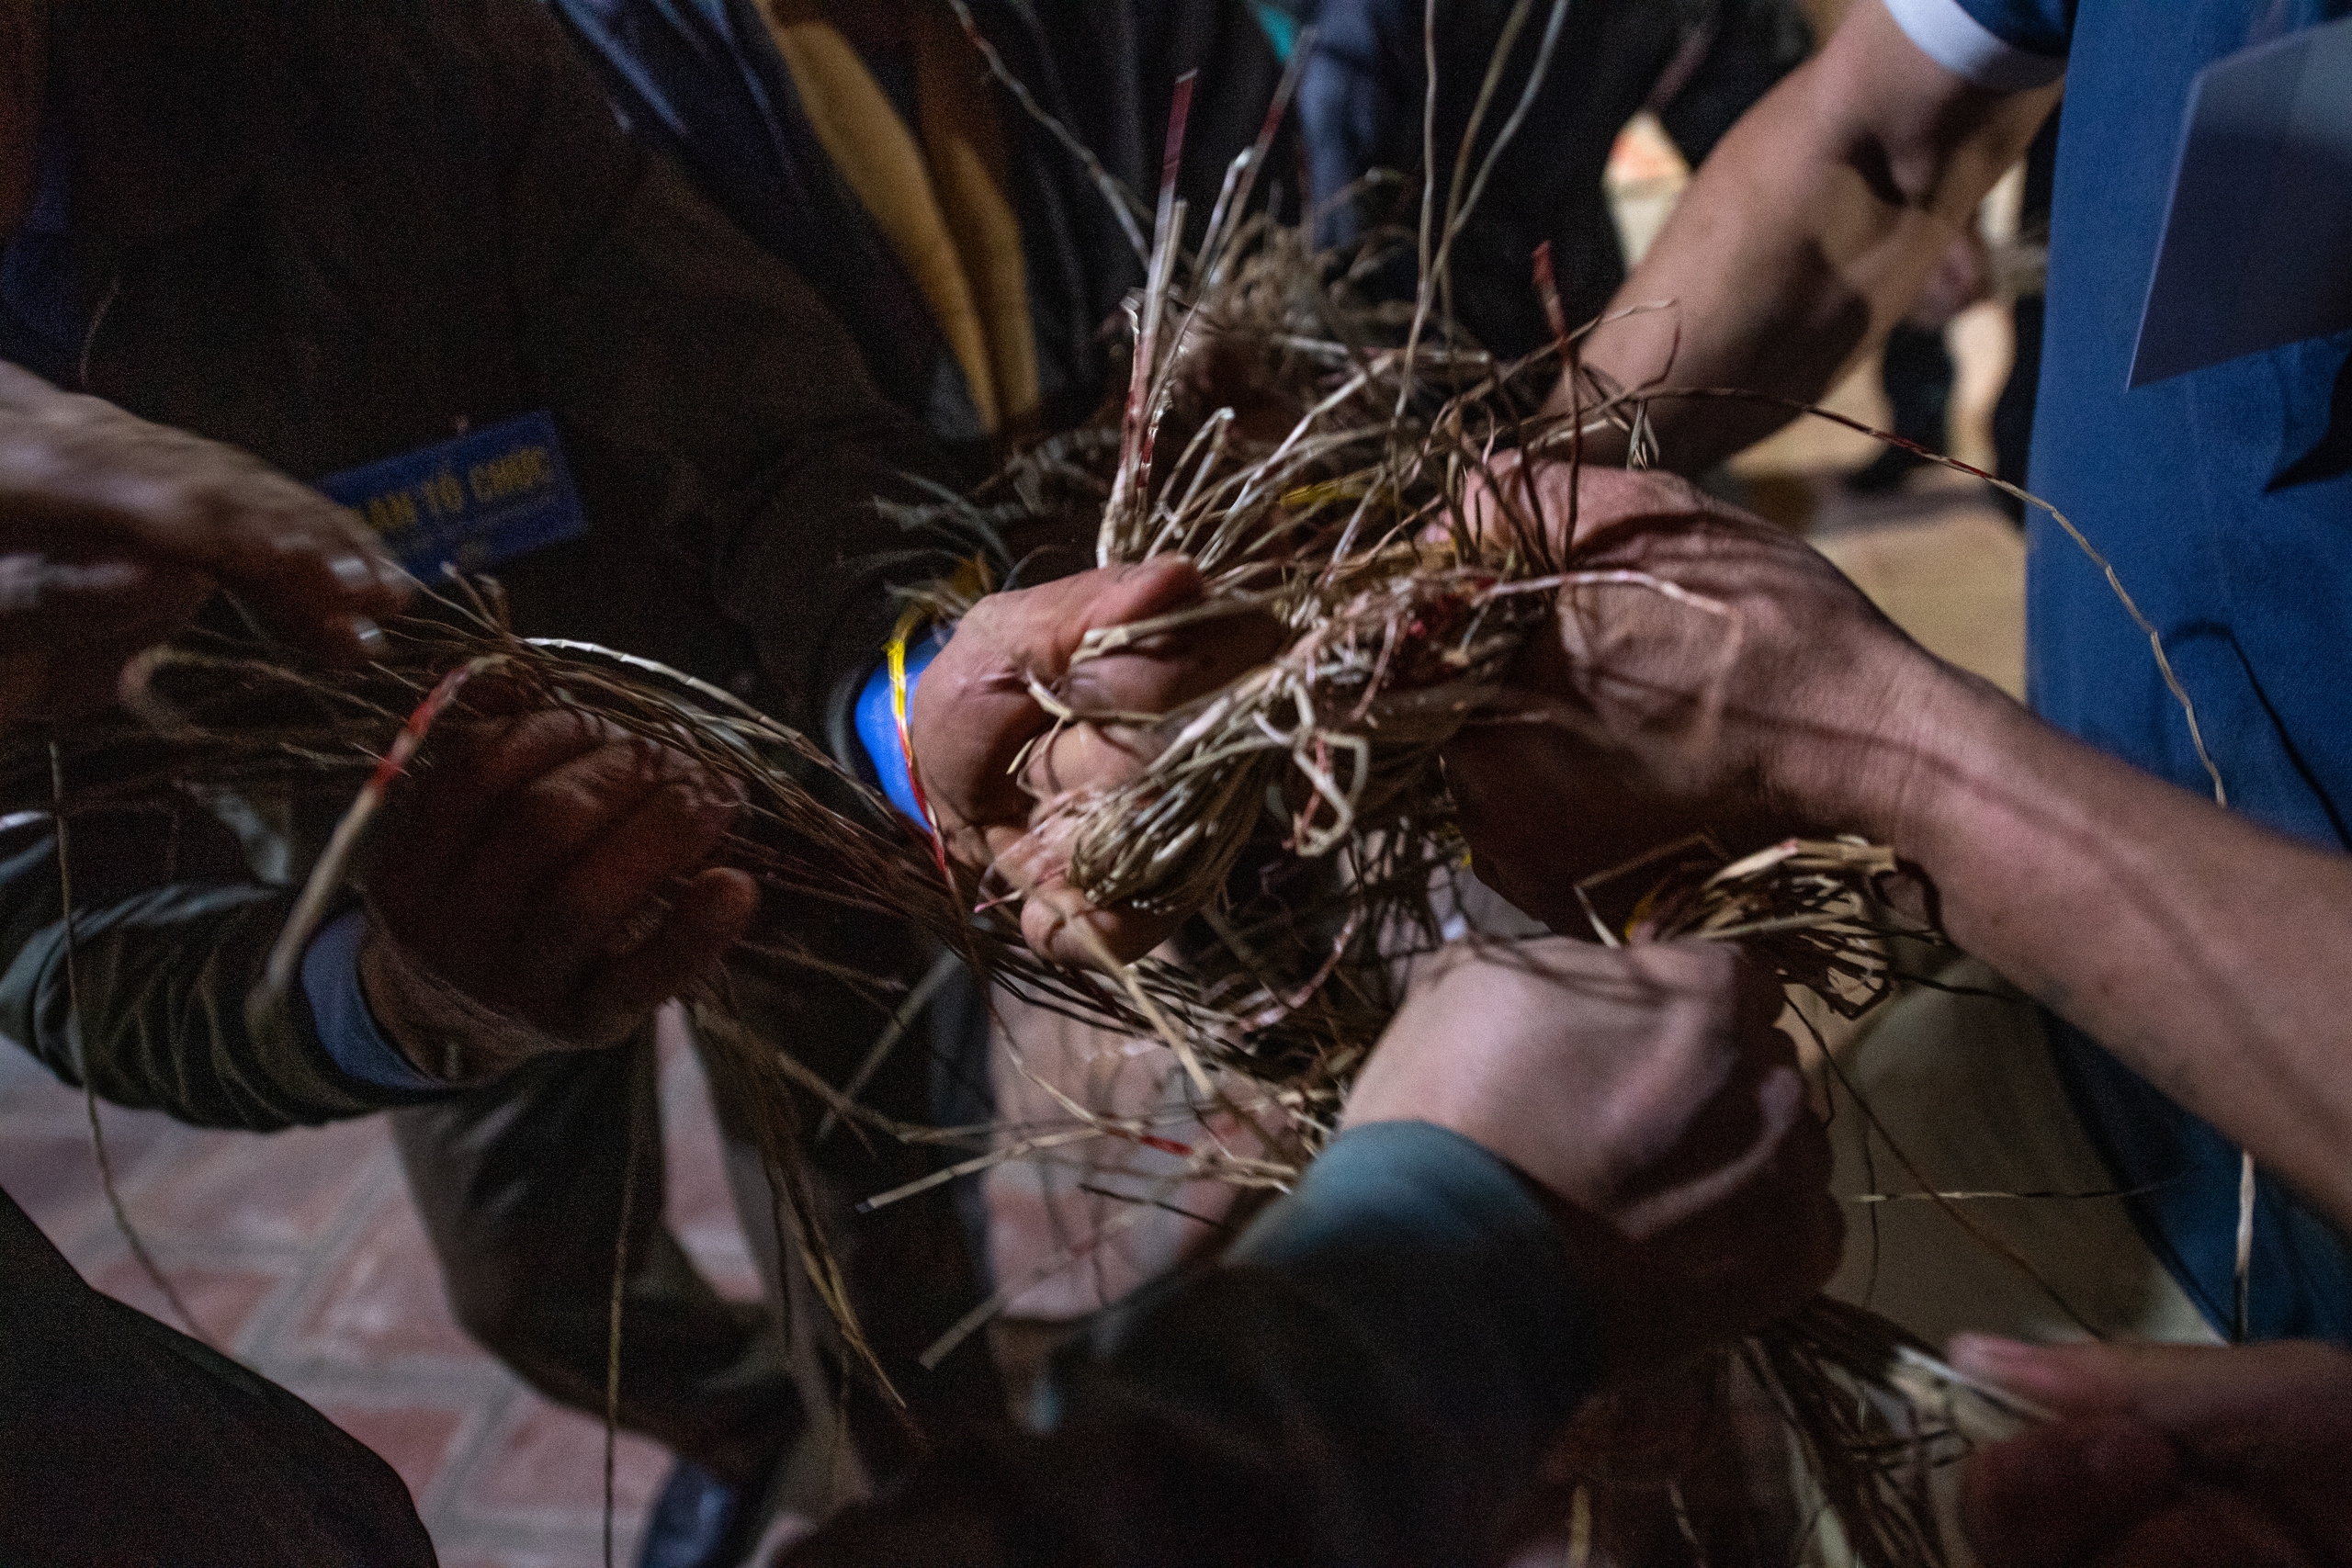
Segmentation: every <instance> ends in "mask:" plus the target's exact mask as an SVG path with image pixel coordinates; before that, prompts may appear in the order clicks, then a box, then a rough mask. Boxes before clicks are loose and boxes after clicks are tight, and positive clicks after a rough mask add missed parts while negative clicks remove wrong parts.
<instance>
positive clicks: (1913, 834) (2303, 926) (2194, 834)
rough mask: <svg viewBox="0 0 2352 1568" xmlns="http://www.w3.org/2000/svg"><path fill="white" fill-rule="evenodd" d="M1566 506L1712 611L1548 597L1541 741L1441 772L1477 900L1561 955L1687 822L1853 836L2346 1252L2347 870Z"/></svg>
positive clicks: (1709, 536)
mask: <svg viewBox="0 0 2352 1568" xmlns="http://www.w3.org/2000/svg"><path fill="white" fill-rule="evenodd" d="M1553 472H1554V474H1555V475H1559V474H1560V473H1561V471H1560V470H1554V471H1553ZM1549 482H1555V483H1556V482H1564V477H1563V478H1555V479H1551V480H1550V481H1549ZM1584 482H1585V485H1586V487H1587V488H1586V491H1585V494H1584V497H1583V510H1584V513H1585V516H1586V518H1587V519H1588V521H1589V523H1590V524H1591V525H1592V526H1593V530H1594V531H1593V532H1592V533H1591V534H1589V536H1587V537H1586V540H1585V542H1584V543H1583V544H1582V545H1581V546H1580V554H1579V557H1578V564H1579V565H1580V566H1582V567H1585V568H1587V569H1589V570H1609V569H1623V570H1634V571H1640V572H1644V573H1647V574H1650V575H1652V576H1655V577H1657V578H1662V579H1666V580H1668V581H1673V582H1675V583H1678V584H1679V585H1680V586H1681V587H1682V588H1684V589H1686V590H1689V591H1691V592H1693V593H1696V594H1700V595H1702V596H1704V597H1705V598H1706V599H1708V600H1712V601H1713V602H1715V603H1716V604H1720V605H1722V606H1724V613H1723V614H1721V615H1710V614H1707V613H1703V612H1702V611H1700V610H1697V609H1693V608H1691V607H1690V606H1689V605H1687V604H1682V603H1679V602H1678V601H1675V600H1670V599H1668V598H1666V597H1664V596H1662V595H1659V594H1657V593H1655V592H1649V591H1647V590H1645V589H1641V588H1634V587H1622V586H1603V587H1594V588H1586V589H1579V590H1572V591H1570V592H1567V593H1564V594H1563V595H1562V597H1561V600H1560V607H1559V611H1558V615H1557V621H1556V628H1557V632H1558V635H1557V636H1556V637H1544V638H1541V639H1539V640H1538V642H1537V644H1536V645H1534V646H1533V647H1532V649H1531V650H1530V651H1529V652H1528V653H1527V654H1526V655H1524V656H1522V659H1521V663H1520V665H1519V666H1518V668H1517V669H1516V670H1515V671H1513V675H1512V680H1513V682H1514V683H1515V684H1517V685H1519V686H1520V687H1521V688H1522V689H1523V690H1525V691H1527V692H1529V693H1530V694H1535V695H1536V697H1537V700H1538V703H1539V705H1540V706H1544V707H1548V708H1549V709H1550V710H1552V714H1551V716H1555V717H1557V718H1559V719H1560V720H1562V721H1563V722H1561V723H1557V724H1540V725H1528V724H1513V725H1497V726H1493V727H1482V728H1474V729H1472V730H1470V731H1467V732H1465V734H1464V738H1463V739H1461V740H1459V741H1457V742H1456V743H1455V745H1454V746H1453V748H1452V749H1451V750H1449V752H1448V754H1447V759H1446V766H1447V774H1448V778H1449V780H1450V781H1451V783H1452V784H1453V788H1454V791H1455V794H1456V796H1457V798H1458V799H1459V800H1460V802H1461V804H1462V807H1463V810H1464V823H1465V826H1466V827H1467V828H1468V829H1470V834H1471V841H1472V844H1473V847H1474V849H1475V851H1476V854H1477V857H1478V863H1479V870H1480V874H1482V875H1484V876H1485V877H1486V878H1487V880H1488V881H1489V882H1491V883H1493V884H1494V885H1495V886H1497V887H1498V888H1499V889H1500V890H1501V891H1502V892H1503V893H1504V894H1505V896H1507V897H1510V898H1511V899H1512V900H1513V901H1514V902H1516V903H1518V904H1519V905H1520V906H1521V908H1525V909H1526V910H1527V911H1528V912H1529V913H1531V914H1533V915H1535V916H1537V917H1539V918H1541V919H1547V920H1550V921H1551V922H1552V923H1553V924H1555V926H1557V927H1558V928H1559V929H1560V930H1563V931H1572V930H1575V929H1577V925H1578V923H1579V922H1580V920H1581V917H1580V916H1579V915H1578V914H1577V908H1576V905H1575V901H1574V892H1573V886H1574V883H1575V881H1576V879H1577V877H1579V876H1584V875H1588V874H1591V873H1593V872H1596V871H1599V870H1600V869H1602V868H1603V867H1605V866H1607V865H1611V864H1614V863H1617V862H1619V861H1622V860H1623V859H1624V858H1625V857H1626V856H1627V855H1628V854H1630V853H1633V852H1635V851H1637V850H1638V849H1640V848H1642V847H1643V846H1645V845H1646V844H1651V843H1658V842H1664V841H1666V840H1669V839H1671V838H1674V837H1679V836H1680V835H1681V834H1683V833H1686V832H1689V831H1691V829H1693V828H1695V827H1697V826H1701V825H1705V826H1710V827H1713V828H1714V829H1717V830H1718V831H1719V832H1721V833H1723V834H1724V836H1725V837H1726V839H1727V840H1736V841H1734V842H1731V843H1730V845H1729V847H1732V848H1735V849H1736V848H1743V847H1751V846H1753V845H1755V844H1758V843H1763V842H1770V840H1771V839H1772V838H1775V837H1778V836H1781V835H1782V834H1785V833H1788V832H1790V831H1792V830H1794V829H1800V828H1804V827H1813V828H1816V829H1824V828H1826V829H1838V830H1844V831H1852V832H1860V833H1865V834H1869V835H1871V837H1873V838H1876V839H1878V840H1881V841H1883V842H1886V843H1889V844H1892V845H1893V846H1894V849H1895V851H1896V852H1897V853H1898V854H1899V855H1900V856H1901V857H1902V858H1903V859H1904V860H1905V861H1906V862H1908V863H1910V864H1912V865H1913V866H1915V867H1917V870H1918V872H1919V874H1920V877H1921V883H1920V888H1921V891H1922V893H1923V895H1924V897H1925V898H1926V900H1927V912H1928V913H1930V914H1932V915H1933V916H1934V917H1935V918H1936V919H1939V921H1940V923H1941V924H1942V926H1943V928H1944V930H1945V931H1948V932H1949V933H1950V934H1951V937H1952V939H1953V940H1954V941H1955V942H1958V943H1959V944H1960V945H1961V946H1962V947H1964V948H1966V949H1967V950H1968V951H1970V952H1971V953H1975V954H1976V955H1977V956H1979V957H1981V958H1983V959H1984V960H1985V962H1987V963H1988V964H1992V965H1993V966H1994V967H1995V968H1996V969H1997V970H1999V971H2000V972H2001V973H2002V974H2004V975H2005V976H2007V977H2008V978H2009V979H2010V980H2011V981H2013V982H2014V983H2016V984H2017V985H2018V986H2020V987H2023V988H2024V989H2026V990H2028V991H2029V992H2030V993H2032V994H2033V995H2034V996H2035V997H2037V998H2040V999H2041V1001H2043V1002H2044V1003H2046V1004H2047V1005H2048V1006H2049V1007H2050V1008H2051V1009H2052V1010H2053V1011H2055V1012H2057V1013H2059V1014H2060V1015H2062V1016H2063V1017H2064V1018H2066V1019H2068V1020H2069V1021H2072V1022H2074V1023H2075V1025H2077V1026H2078V1027H2079V1028H2081V1029H2083V1030H2084V1031H2085V1032H2087V1033H2089V1034H2090V1035H2091V1036H2092V1037H2094V1038H2095V1039H2097V1040H2098V1042H2099V1043H2101V1044H2103V1045H2105V1046H2107V1047H2108V1048H2109V1050H2111V1051H2112V1052H2114V1053H2115V1055H2117V1056H2118V1057H2120V1059H2121V1060H2122V1061H2124V1062H2125V1063H2126V1064H2128V1065H2129V1066H2131V1067H2132V1068H2133V1069H2134V1070H2135V1071H2137V1072H2139V1073H2140V1074H2141V1075H2142V1076H2143V1077H2146V1078H2148V1079H2149V1080H2150V1081H2151V1082H2153V1083H2154V1085H2155V1086H2156V1087H2157V1088H2159V1089H2162V1090H2164V1092H2165V1093H2166V1094H2168V1095H2170V1096H2171V1097H2172V1098H2173V1099H2174V1100H2177V1101H2178V1102H2179V1103H2180V1104H2182V1105H2184V1106H2186V1107H2187V1108H2188V1109H2189V1110H2190V1111H2195V1112H2196V1113H2197V1114H2198V1115H2199V1116H2202V1117H2204V1118H2205V1119H2206V1120H2207V1121H2209V1122H2212V1123H2213V1124H2214V1125H2215V1126H2217V1127H2219V1128H2220V1129H2221V1130H2222V1132H2223V1133H2224V1134H2227V1135H2228V1136H2229V1137H2231V1138H2233V1139H2234V1140H2236V1141H2237V1142H2238V1143H2240V1144H2243V1145H2245V1146H2246V1147H2247V1148H2249V1149H2251V1150H2252V1151H2253V1152H2254V1155H2255V1157H2256V1159H2257V1160H2258V1161H2260V1162H2261V1163H2262V1164H2263V1165H2265V1166H2267V1167H2268V1168H2271V1169H2272V1170H2275V1171H2276V1172H2278V1175H2279V1176H2281V1177H2283V1178H2284V1179H2286V1180H2287V1181H2289V1182H2290V1183H2291V1184H2292V1185H2293V1186H2295V1187H2296V1188H2297V1189H2298V1190H2301V1192H2302V1193H2303V1194H2304V1195H2305V1196H2306V1197H2308V1198H2309V1199H2311V1200H2312V1201H2313V1202H2314V1203H2316V1204H2317V1205H2318V1206H2319V1207H2320V1209H2321V1211H2322V1212H2323V1213H2325V1214H2327V1215H2328V1216H2329V1218H2331V1219H2332V1220H2333V1221H2334V1222H2335V1224H2338V1225H2339V1226H2344V1227H2346V1228H2347V1229H2352V1164H2347V1163H2346V1160H2345V1158H2344V1151H2345V1149H2346V1148H2347V1147H2352V1073H2347V1072H2346V1046H2345V1033H2344V1019H2345V1018H2346V1016H2347V1014H2352V969H2347V967H2346V964H2345V962H2344V956H2343V955H2344V954H2345V953H2352V860H2347V859H2346V857H2344V856H2342V855H2336V854H2328V853H2323V852H2318V851H2316V850H2312V849H2310V848H2308V847H2306V846H2304V845H2301V844H2299V843H2295V842H2293V841H2291V840H2287V839H2285V838H2282V837H2280V836H2278V835H2277V834H2275V833H2272V832H2270V831H2268V830H2267V829H2263V828H2260V827H2258V826H2256V825H2255V824H2254V823H2252V822H2249V821H2247V820H2245V818H2240V817H2235V816H2233V815H2232V814H2230V813H2229V812H2227V811H2224V810H2222V808H2221V807H2218V806H2215V805H2214V804H2213V803H2212V802H2211V801H2210V800H2206V799H2202V798H2200V797H2199V796H2198V795H2192V794H2190V793H2188V791H2185V790H2181V789H2177V788H2176V787H2174V786H2173V785H2171V784H2166V783H2165V782H2163V781H2162V780H2159V779H2156V778H2154V777H2152V776H2151V775H2149V774H2146V773H2141V772H2139V771H2138V770H2137V769H2134V768H2132V767H2131V766H2129V765H2128V764H2126V763H2123V762H2121V761H2117V760H2115V759H2114V758H2111V757H2109V756H2106V755H2104V754H2103V753H2101V752H2098V751H2097V750H2093V749H2091V748H2090V747H2088V746H2086V745H2084V744H2083V743H2081V742H2080V741H2077V740H2075V739H2073V738H2072V737H2070V736H2067V735H2064V734H2063V733H2061V732H2060V731H2058V730H2056V729H2053V728H2050V727H2049V726H2048V725H2045V724H2043V723H2041V721H2040V720H2038V719H2036V718H2035V717H2033V716H2032V715H2030V714H2029V713H2027V712H2026V711H2025V710H2024V709H2023V708H2021V707H2019V706H2018V705H2016V704H2015V703H2013V702H2011V701H2010V700H2009V699H2008V698H2007V697H2006V696H2004V695H2002V694H2000V693H1998V692H1996V691H1995V690H1994V689H1993V688H1991V687H1990V686H1987V685H1986V684H1985V683H1984V682H1980V681H1978V680H1976V679H1975V678H1974V677H1973V676H1970V675H1966V674H1964V673H1962V672H1961V671H1957V670H1954V669H1952V668H1951V666H1950V665H1947V664H1944V663H1942V662H1941V661H1940V660H1937V659H1935V658H1933V657H1932V656H1930V655H1929V654H1928V653H1927V652H1926V651H1925V650H1924V649H1920V648H1919V647H1918V646H1917V644H1915V643H1913V642H1911V641H1910V640H1909V639H1908V638H1906V637H1904V636H1903V634H1902V633H1901V632H1899V631H1897V630H1896V629H1895V628H1894V626H1892V625H1890V624H1889V623H1888V622H1887V621H1886V620H1885V619H1884V617H1883V616H1881V615H1879V614H1878V613H1877V612H1876V611H1875V610H1873V609H1872V608H1871V606H1870V605H1869V604H1868V603H1867V602H1866V601H1865V600H1863V598H1862V597H1861V595H1860V592H1858V591H1857V590H1856V589H1855V588H1854V587H1853V585H1852V584H1850V583H1849V582H1848V581H1846V580H1845V579H1843V578H1842V577H1840V576H1838V573H1837V571H1836V570H1835V569H1834V568H1832V567H1831V566H1830V565H1829V564H1828V562H1826V561H1825V560H1823V559H1822V558H1821V557H1820V556H1818V555H1816V554H1815V552H1814V551H1812V550H1811V549H1809V548H1807V547H1805V546H1804V544H1802V543H1800V542H1799V541H1797V540H1794V539H1792V538H1789V537H1788V536H1786V535H1784V534H1782V533H1781V532H1779V531H1778V530H1775V529H1772V528H1770V526H1768V525H1764V524H1762V523H1759V522H1757V521H1755V520H1754V519H1750V518H1744V517H1740V516H1738V515H1736V514H1731V513H1721V512H1717V511H1713V510H1712V509H1710V508H1709V507H1708V506H1707V505H1706V504H1705V503H1704V502H1701V501H1700V500H1699V499H1698V498H1697V497H1696V496H1695V495H1694V494H1693V493H1691V491H1689V490H1688V488H1687V487H1685V486H1682V485H1680V484H1679V482H1677V481H1674V480H1670V479H1664V478H1662V477H1657V476H1646V475H1638V474H1628V473H1624V472H1622V471H1615V470H1588V472H1587V474H1586V476H1585V480H1584ZM1605 519H1615V520H1617V522H1616V525H1614V526H1603V525H1602V524H1603V520H1605ZM1571 804H1572V805H1573V807H1574V809H1573V811H1572V812H1571V811H1567V810H1566V809H1564V807H1566V806H1568V805H1571Z"/></svg>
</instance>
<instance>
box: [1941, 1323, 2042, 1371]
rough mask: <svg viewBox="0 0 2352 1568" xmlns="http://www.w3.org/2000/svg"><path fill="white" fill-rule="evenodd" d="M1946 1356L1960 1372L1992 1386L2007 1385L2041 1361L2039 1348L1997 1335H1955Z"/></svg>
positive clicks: (1946, 1349) (1945, 1352) (1946, 1350)
mask: <svg viewBox="0 0 2352 1568" xmlns="http://www.w3.org/2000/svg"><path fill="white" fill-rule="evenodd" d="M1944 1354H1945V1356H1946V1358H1947V1359H1950V1360H1951V1364H1952V1365H1953V1366H1954V1367H1955V1368H1957V1369H1958V1370H1959V1371H1963V1372H1966V1373H1967V1374H1968V1375H1969V1376H1970V1377H1973V1378H1983V1379H1985V1381H1987V1382H1995V1383H2004V1382H2007V1381H2008V1379H2009V1377H2010V1376H2012V1375H2014V1374H2016V1373H2019V1372H2022V1371H2027V1370H2028V1369H2029V1368H2030V1367H2031V1366H2032V1365H2033V1364H2034V1361H2035V1360H2036V1359H2037V1353H2036V1351H2035V1348H2034V1347H2033V1346H2031V1345H2028V1344H2026V1343H2024V1342H2023V1341H2021V1340H2017V1339H2005V1338H2002V1337H2000V1336H1998V1335H1995V1334H1955V1335H1953V1336H1952V1337H1951V1344H1950V1345H1949V1346H1948V1347H1946V1348H1945V1351H1944Z"/></svg>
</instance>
